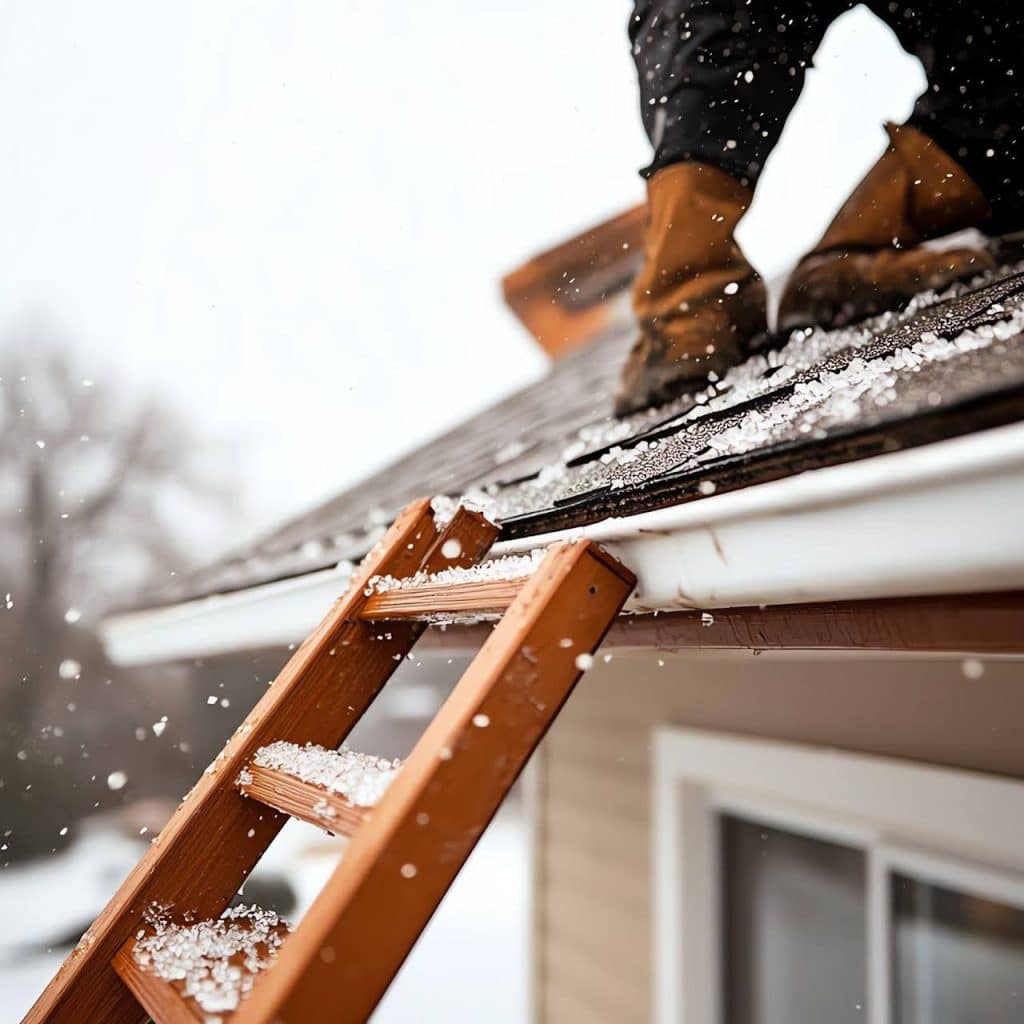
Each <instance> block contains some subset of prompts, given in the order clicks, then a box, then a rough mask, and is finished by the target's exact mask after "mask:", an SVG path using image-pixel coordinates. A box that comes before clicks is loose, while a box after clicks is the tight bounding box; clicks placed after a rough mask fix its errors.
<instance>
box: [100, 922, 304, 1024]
mask: <svg viewBox="0 0 1024 1024" xmlns="http://www.w3.org/2000/svg"><path fill="white" fill-rule="evenodd" d="M289 931H290V928H289V927H288V925H287V924H286V923H285V922H283V921H282V920H281V919H280V918H279V917H278V916H277V915H276V914H274V913H272V912H270V911H264V910H260V909H259V908H257V907H238V908H236V909H235V910H230V911H228V912H227V913H226V914H225V916H224V917H221V918H217V919H214V920H212V921H200V922H197V923H194V924H186V925H178V924H164V923H159V924H157V925H155V926H150V927H147V928H145V929H143V931H142V932H141V934H139V935H137V936H136V937H135V938H132V939H129V940H128V942H126V943H125V944H124V945H123V946H122V947H121V948H120V950H118V952H117V954H116V956H115V957H114V961H113V967H114V970H115V971H116V972H117V974H118V975H119V976H120V978H121V980H122V981H123V982H124V983H125V985H126V986H127V987H128V989H129V990H130V991H131V992H132V994H133V995H134V996H135V998H136V999H138V1001H139V1002H140V1003H141V1004H142V1007H143V1009H145V1011H146V1012H147V1013H148V1014H149V1015H150V1016H151V1017H152V1018H153V1020H155V1021H157V1022H158V1024H196V1022H197V1021H199V1022H202V1024H210V1022H220V1024H227V1021H228V1020H230V1018H231V1016H232V1015H233V1014H234V1012H235V1010H236V1009H237V1008H238V1006H239V1005H240V1004H241V1003H242V1002H243V1001H244V1000H245V998H246V997H247V996H248V995H249V992H250V991H251V990H252V986H253V984H254V983H255V981H256V979H257V978H258V977H259V976H260V974H262V973H263V972H264V971H265V970H267V969H268V968H269V967H270V966H271V964H272V963H273V961H274V959H275V957H276V956H277V950H278V947H279V946H280V945H281V943H282V942H283V941H284V939H285V938H286V937H287V935H288V933H289Z"/></svg>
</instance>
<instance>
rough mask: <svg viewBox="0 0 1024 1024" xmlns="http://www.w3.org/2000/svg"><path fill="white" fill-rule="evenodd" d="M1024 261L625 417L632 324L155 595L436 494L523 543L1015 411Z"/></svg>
mask: <svg viewBox="0 0 1024 1024" xmlns="http://www.w3.org/2000/svg"><path fill="white" fill-rule="evenodd" d="M1022 269H1024V267H1022V266H1016V267H1007V268H1004V269H1003V270H1001V271H998V272H992V273H989V274H988V275H985V276H983V277H979V278H977V279H976V280H974V281H972V282H969V283H966V284H958V285H955V286H953V287H952V288H950V289H947V290H946V291H945V292H943V293H942V294H935V293H926V294H923V295H921V296H918V297H917V298H916V299H915V300H914V301H913V302H912V303H911V304H910V305H909V306H908V307H907V309H905V310H903V311H902V312H899V313H887V314H884V315H883V316H881V317H877V318H875V319H874V320H871V321H867V322H864V323H862V324H860V325H857V326H855V327H850V328H844V329H841V330H835V331H825V330H820V329H815V330H807V331H798V332H795V333H794V334H792V335H791V336H790V337H789V338H788V339H787V340H786V342H785V344H784V345H782V347H781V348H779V349H777V350H774V351H768V352H765V353H761V354H757V355H754V356H752V357H750V358H749V359H748V360H747V361H746V362H745V363H743V364H742V365H740V366H737V367H735V368H733V369H732V370H730V371H729V372H728V373H726V374H725V375H724V376H723V377H722V378H721V379H720V380H717V381H714V382H712V384H711V386H710V387H708V388H707V389H706V390H705V391H704V392H701V393H699V394H697V395H695V396H687V397H683V398H679V399H676V400H674V401H672V402H669V403H667V404H665V405H663V406H660V407H656V408H652V409H648V410H644V411H642V412H640V413H636V414H634V415H631V416H628V417H625V418H623V419H616V418H614V417H613V416H612V415H611V404H612V398H611V395H612V393H613V391H614V387H615V383H616V380H617V376H618V370H619V366H620V364H621V360H622V359H623V357H624V355H625V352H626V350H627V349H628V347H629V344H630V342H631V340H632V339H631V331H629V330H628V329H627V330H620V331H618V332H613V333H610V334H608V335H606V336H605V337H603V338H599V339H598V340H596V341H595V342H594V343H593V344H592V345H591V346H589V347H588V348H586V349H581V350H577V351H574V352H572V353H570V354H569V355H568V356H566V357H565V358H564V359H562V360H561V361H560V362H558V363H557V364H555V365H554V366H553V367H552V369H551V371H550V372H549V373H548V375H547V376H546V377H545V378H543V379H542V380H540V381H538V382H537V383H536V384H534V385H532V386H531V387H529V388H526V389H524V390H523V391H521V392H518V393H517V394H515V395H513V396H511V397H510V398H508V399H506V400H505V401H503V402H500V403H498V404H497V405H496V406H494V407H492V408H491V409H489V410H487V411H485V412H484V413H482V414H481V415H479V416H478V417H475V418H474V419H472V420H470V421H468V422H467V423H465V424H463V425H462V426H461V427H459V428H457V429H455V430H453V431H451V432H449V433H448V434H446V435H444V436H443V437H441V438H438V439H436V440H434V441H432V442H430V443H429V444H427V445H424V446H422V447H421V448H419V449H418V450H416V451H415V452H413V453H412V454H410V455H409V456H407V457H405V458H403V459H401V460H399V461H398V462H396V463H395V464H394V465H392V466H390V467H388V468H387V469H386V470H384V471H383V472H381V473H379V474H377V475H376V476H374V477H372V478H370V479H368V480H367V481H365V482H364V483H362V484H360V485H359V486H357V487H355V488H352V489H350V490H349V491H347V492H345V493H344V494H342V495H341V496H340V497H338V498H337V499H335V500H334V501H332V502H329V503H328V504H327V505H325V506H323V507H322V508H320V509H317V510H315V511H314V512H313V513H311V514H309V515H307V516H304V517H301V518H300V519H297V520H295V521H293V522H291V523H289V524H287V525H285V526H284V527H282V528H281V529H280V530H278V531H277V532H275V533H274V534H273V535H272V536H270V537H267V538H265V539H264V540H263V541H261V542H259V543H257V544H256V545H254V546H252V547H251V548H249V549H247V550H245V551H242V552H239V553H238V554H237V555H235V556H233V557H230V558H228V559H226V560H224V561H222V562H220V563H218V564H217V565H215V566H212V567H211V568H209V569H207V570H204V571H203V572H201V573H198V574H196V575H195V576H193V577H192V578H191V579H188V580H185V581H182V582H180V583H178V584H176V585H175V589H172V590H165V591H164V592H162V593H161V594H159V595H156V596H154V597H153V598H152V599H151V601H150V602H149V606H150V607H155V606H158V605H167V604H175V603H178V602H180V601H184V600H188V599H192V598H197V597H202V596H205V595H209V594H224V593H228V592H231V591H237V590H243V589H247V588H250V587H253V586H255V585H257V584H262V583H271V582H273V581H276V580H285V579H291V578H295V577H299V576H303V575H304V574H308V573H312V572H314V571H317V570H323V569H327V568H328V567H333V566H336V565H339V563H341V564H344V563H345V562H346V560H352V561H354V560H356V559H358V558H360V557H361V556H362V555H363V554H364V553H365V552H366V551H367V550H368V549H369V548H370V547H371V546H372V544H373V542H374V541H375V540H376V539H377V538H378V537H379V536H380V535H381V533H382V532H383V530H384V529H385V528H386V526H387V524H388V523H389V522H390V521H391V519H392V518H393V516H394V515H395V514H396V513H397V512H398V511H399V510H400V509H401V508H402V507H403V506H404V505H405V504H406V503H407V502H409V501H410V500H412V499H413V498H415V497H418V496H420V495H423V494H430V493H441V494H442V495H448V496H450V498H452V499H457V498H465V497H468V498H469V499H471V500H472V501H474V502H475V503H476V504H477V505H479V506H480V507H481V508H482V509H483V510H484V511H485V512H486V513H487V514H488V515H489V516H490V517H492V518H496V519H497V520H498V521H499V522H500V523H501V525H502V538H503V539H514V540H518V539H520V538H529V537H531V536H536V535H541V534H545V533H550V532H552V531H557V530H564V529H568V528H575V527H581V526H587V525H592V524H595V523H597V522H600V521H602V520H605V519H608V518H610V517H624V516H633V515H637V514H639V513H642V512H649V511H651V510H655V509H660V508H667V507H670V506H677V505H681V504H683V503H686V502H690V501H695V500H700V499H702V498H706V497H708V496H710V495H711V494H714V493H716V492H717V493H718V494H721V493H723V492H724V491H730V490H736V489H738V488H745V487H749V486H751V485H753V484H760V483H764V482H766V481H769V480H774V479H778V478H779V477H783V476H788V475H792V474H795V473H798V472H801V471H803V470H806V469H811V468H820V467H824V466H831V465H836V464H839V463H843V462H847V461H852V460H856V459H860V458H863V457H865V456H866V455H874V454H880V453H883V452H891V451H894V450H897V449H900V448H906V447H914V446H917V445H921V444H925V443H930V442H933V441H938V440H942V439H945V438H950V437H954V436H958V435H960V434H964V433H970V432H972V431H974V430H977V429H980V428H981V427H990V426H995V425H999V424H1001V423H1009V422H1013V421H1015V420H1017V419H1020V418H1022V417H1024V345H1021V344H1020V341H1019V337H1020V335H1021V333H1022V331H1024V320H1022V309H1024V273H1022ZM437 507H438V509H439V511H441V512H442V513H443V512H445V511H446V510H447V511H449V512H450V509H451V508H452V507H453V501H451V500H448V499H445V498H442V500H441V501H440V502H439V503H438V506H437Z"/></svg>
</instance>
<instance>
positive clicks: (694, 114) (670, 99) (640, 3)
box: [617, 0, 849, 413]
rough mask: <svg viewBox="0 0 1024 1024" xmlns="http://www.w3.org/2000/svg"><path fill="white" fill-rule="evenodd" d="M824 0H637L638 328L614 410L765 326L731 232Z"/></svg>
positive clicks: (794, 87)
mask: <svg viewBox="0 0 1024 1024" xmlns="http://www.w3.org/2000/svg"><path fill="white" fill-rule="evenodd" d="M847 6H849V4H847V3H842V2H835V0H832V2H823V0H790V2H789V3H786V4H779V3H770V2H768V0H636V4H635V10H634V12H633V17H632V19H631V21H630V26H629V36H630V40H631V42H632V44H633V56H634V60H635V62H636V67H637V73H638V77H639V81H640V101H641V111H642V116H643V121H644V127H645V128H646V130H647V133H648V136H649V137H650V140H651V144H652V146H653V148H654V159H653V161H652V162H651V164H650V165H649V166H648V167H647V168H646V169H645V170H644V171H643V172H641V173H643V174H644V176H645V177H646V178H647V179H648V211H649V212H648V227H647V232H646V238H645V263H644V267H643V270H642V271H641V273H640V275H639V276H638V278H637V281H636V283H635V285H634V290H633V304H634V308H635V310H636V314H637V319H638V321H639V325H640V335H639V337H638V339H637V342H636V344H635V345H634V348H633V351H632V352H631V353H630V357H629V360H628V361H627V364H626V367H625V368H624V371H623V375H622V381H621V385H620V389H619V395H618V400H617V409H618V411H619V412H620V413H623V412H628V411H631V410H633V409H638V408H642V407H643V406H645V405H649V404H651V403H652V402H655V401H664V400H666V399H668V398H671V397H673V396H675V395H678V394H681V393H683V392H685V391H687V390H691V389H693V388H694V387H695V386H699V385H700V384H701V383H703V381H704V380H705V379H706V378H707V375H708V373H709V372H711V371H722V370H724V369H726V368H727V367H728V366H730V365H732V364H734V363H736V362H738V361H739V360H740V359H742V358H743V355H744V353H745V351H746V350H747V347H748V346H749V344H750V343H751V341H752V340H753V339H754V338H755V337H756V336H758V335H760V334H763V333H764V331H765V330H766V322H765V293H764V286H763V285H762V283H761V281H760V279H759V278H758V277H757V275H756V274H755V272H754V270H753V268H752V267H751V266H750V265H749V263H748V262H747V261H746V259H745V258H744V256H743V254H742V252H741V251H740V249H739V247H738V246H737V244H736V242H735V240H734V238H733V230H734V229H735V227H736V224H737V222H738V221H739V219H740V218H741V217H742V216H743V214H744V213H745V212H746V209H747V207H748V206H749V204H750V201H751V198H752V196H753V188H754V186H755V184H756V182H757V179H758V176H759V175H760V173H761V169H762V167H763V166H764V162H765V160H766V159H767V157H768V154H769V153H770V152H771V150H772V149H773V148H774V146H775V144H776V143H777V142H778V139H779V135H780V134H781V132H782V128H783V126H784V124H785V121H786V118H787V117H788V116H789V113H790V111H791V110H792V108H793V106H794V104H795V103H796V100H797V98H798V97H799V95H800V90H801V88H802V86H803V80H804V72H805V69H806V68H807V66H808V65H809V64H810V61H811V57H812V55H813V53H814V51H815V49H816V48H817V46H818V44H819V43H820V41H821V37H822V35H823V34H824V32H825V29H826V28H827V27H828V25H829V23H830V22H831V20H832V18H833V17H834V15H835V14H837V13H838V12H839V11H840V10H842V9H845V7H847Z"/></svg>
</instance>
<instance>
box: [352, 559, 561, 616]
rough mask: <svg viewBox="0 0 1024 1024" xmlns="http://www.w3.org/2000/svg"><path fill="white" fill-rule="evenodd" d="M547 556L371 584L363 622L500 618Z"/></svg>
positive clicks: (377, 579) (386, 578)
mask: <svg viewBox="0 0 1024 1024" xmlns="http://www.w3.org/2000/svg"><path fill="white" fill-rule="evenodd" d="M545 554H546V552H545V551H544V550H542V549H537V550H534V551H531V552H530V553H529V554H526V555H506V556H505V557H503V558H491V559H488V560H487V561H485V562H479V563H478V564H476V565H472V566H470V567H468V568H457V569H445V570H443V571H441V572H436V573H417V574H416V575H415V576H409V577H407V578H405V579H394V578H393V577H391V576H376V577H374V578H373V579H372V580H370V584H369V587H368V588H367V595H366V596H367V601H366V604H365V605H364V606H363V608H362V611H361V612H360V617H361V618H363V619H369V620H373V621H380V620H386V619H419V620H425V621H436V622H448V621H452V620H456V621H457V620H460V619H462V620H467V619H468V620H472V619H475V618H485V617H487V616H489V615H496V614H499V613H501V612H503V611H504V610H505V609H506V608H508V606H509V605H510V604H511V603H512V602H513V601H514V600H515V599H516V596H517V595H518V594H519V592H520V590H522V588H523V586H524V585H525V584H526V581H527V579H529V577H530V576H531V575H532V574H533V572H534V571H535V570H536V569H537V566H539V565H540V563H541V561H542V560H543V558H544V555H545Z"/></svg>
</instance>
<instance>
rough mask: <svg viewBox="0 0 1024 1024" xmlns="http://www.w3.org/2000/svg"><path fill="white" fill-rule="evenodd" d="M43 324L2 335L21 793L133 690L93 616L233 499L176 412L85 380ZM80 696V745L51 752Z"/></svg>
mask: <svg viewBox="0 0 1024 1024" xmlns="http://www.w3.org/2000/svg"><path fill="white" fill-rule="evenodd" d="M39 333H40V332H39V331H37V330H32V331H25V332H22V334H21V335H20V336H18V337H15V338H10V339H8V340H7V342H6V344H3V343H0V644H2V646H0V650H2V657H3V662H2V664H0V718H2V728H0V786H3V785H7V786H8V788H9V790H10V788H15V787H16V788H17V789H18V791H19V792H20V793H22V795H23V791H25V790H26V789H30V788H31V787H32V786H33V785H35V786H36V788H37V790H38V788H39V786H40V782H39V777H38V774H37V775H32V773H31V771H30V769H31V762H35V763H36V764H37V765H39V764H46V765H47V766H52V765H53V764H60V763H62V760H63V758H64V757H65V756H79V757H89V756H90V753H89V751H88V749H87V747H86V743H85V742H84V740H83V736H84V735H86V734H88V735H91V736H92V737H93V739H95V736H96V729H98V728H107V725H106V724H105V721H104V719H109V720H112V721H113V720H116V719H117V718H118V716H119V715H121V716H123V715H125V714H128V713H129V709H130V708H131V706H132V702H133V701H136V702H137V701H138V699H139V697H138V695H137V692H136V691H137V687H133V686H131V685H120V684H123V683H125V682H126V680H125V676H124V673H123V672H122V673H119V672H118V670H117V669H115V668H114V667H113V666H111V665H110V664H109V663H108V662H107V660H106V658H105V657H104V655H103V652H102V650H101V649H100V647H99V644H98V643H97V642H96V640H95V638H94V636H93V634H92V632H91V630H90V629H89V628H88V626H89V624H90V623H95V621H96V620H97V618H98V617H99V616H100V614H101V613H102V612H103V611H104V610H105V609H107V608H109V607H110V606H111V605H112V604H117V603H123V602H125V601H127V600H128V599H129V598H130V597H131V596H132V595H133V594H135V593H136V592H137V590H138V588H139V587H140V586H143V585H145V586H153V585H154V584H155V583H158V582H159V581H160V580H161V579H167V578H168V576H169V574H171V573H180V572H181V571H183V570H184V569H187V568H188V566H189V558H188V556H187V554H186V551H185V547H184V543H183V542H184V540H185V538H184V536H183V530H182V526H181V522H182V520H190V521H191V522H193V523H195V522H198V521H202V516H203V515H206V516H213V517H216V518H220V517H223V515H224V513H225V509H226V502H225V497H226V495H225V489H224V486H223V484H222V483H221V482H220V481H219V480H217V479H214V478H212V476H211V474H209V473H208V472H205V471H204V470H203V467H202V461H201V459H200V458H198V457H197V455H198V452H199V448H198V445H197V444H196V442H195V439H194V438H193V436H192V432H191V431H190V430H189V428H188V424H187V423H186V422H185V421H184V420H183V418H182V417H181V416H180V415H177V414H175V413H174V412H172V411H170V410H169V409H168V408H166V407H165V406H163V405H160V404H158V403H156V402H154V401H144V400H140V399H138V398H137V397H136V396H135V395H133V394H132V393H131V392H129V391H127V390H126V389H124V388H123V387H122V388H119V387H118V386H116V385H115V384H112V383H108V382H105V381H103V380H93V379H90V378H89V377H88V376H86V375H84V374H82V373H81V372H79V370H78V369H76V367H75V364H74V362H73V361H72V359H71V358H69V356H68V355H67V353H66V351H65V350H62V349H60V348H58V347H55V346H48V347H41V346H40V345H39V343H38V337H39ZM71 683H75V684H76V687H77V688H75V689H73V690H72V689H69V684H71ZM113 683H118V684H119V685H117V686H113V685H112V684H113ZM103 687H107V688H108V689H107V691H106V692H107V693H108V694H112V696H107V697H106V699H92V700H90V699H88V694H90V693H91V694H92V695H93V697H94V698H95V696H96V693H97V690H102V688H103ZM69 693H72V694H73V697H74V699H71V700H69V697H68V695H69ZM80 705H84V706H85V707H84V708H83V710H84V711H85V714H80V715H79V716H78V718H76V719H75V721H76V728H77V733H78V734H77V735H75V736H74V740H75V741H76V743H75V744H71V743H69V741H68V740H65V741H64V743H63V747H62V746H61V744H60V743H52V742H51V743H50V745H49V746H47V747H46V748H45V750H44V749H43V747H42V746H41V744H42V741H43V740H52V739H53V737H54V736H55V735H57V736H63V735H64V730H63V728H62V727H61V726H60V724H59V720H60V715H66V713H67V712H68V711H69V710H71V711H76V712H77V711H78V709H79V706H80ZM90 716H91V727H89V728H86V727H85V725H86V721H87V720H89V719H90ZM126 731H129V730H126V729H122V733H124V732H126ZM70 746H74V747H75V750H74V751H73V752H72V753H71V754H69V753H68V748H69V747H70ZM78 748H81V749H78ZM61 749H63V750H64V753H59V752H58V753H54V751H58V750H61ZM99 759H100V760H102V752H100V757H99ZM93 760H94V761H95V760H96V758H95V757H94V758H93ZM26 761H28V762H30V763H29V764H25V762H26ZM98 767H99V765H98V764H97V765H96V768H98ZM94 770H95V769H94ZM26 779H28V781H27V782H26ZM11 796H12V794H11V793H10V791H9V792H8V797H11ZM40 796H41V794H40ZM5 810H6V808H5ZM0 824H3V823H0Z"/></svg>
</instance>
